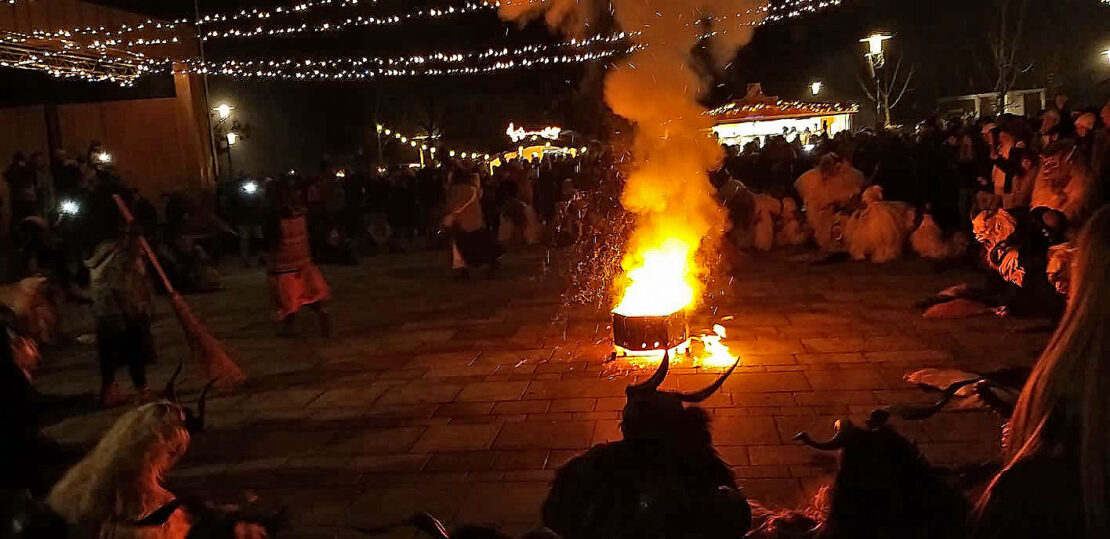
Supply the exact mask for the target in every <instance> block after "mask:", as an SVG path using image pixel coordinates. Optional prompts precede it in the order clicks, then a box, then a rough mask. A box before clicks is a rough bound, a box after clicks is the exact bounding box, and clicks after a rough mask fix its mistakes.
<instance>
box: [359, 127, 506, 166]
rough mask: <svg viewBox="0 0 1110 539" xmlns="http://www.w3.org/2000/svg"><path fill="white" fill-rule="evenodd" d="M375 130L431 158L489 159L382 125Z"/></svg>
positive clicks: (432, 139) (427, 137)
mask: <svg viewBox="0 0 1110 539" xmlns="http://www.w3.org/2000/svg"><path fill="white" fill-rule="evenodd" d="M377 129H378V134H379V135H380V136H383V137H390V138H392V139H393V140H395V141H397V142H399V143H400V144H404V145H408V146H409V147H411V148H414V149H419V150H420V151H424V152H428V155H429V156H430V157H432V158H434V157H436V156H438V157H440V158H442V157H444V156H446V157H458V158H460V159H475V160H478V159H481V160H483V161H489V160H490V157H491V156H490V154H488V153H482V152H472V151H460V150H458V149H454V148H444V147H443V146H442V145H441V144H439V140H438V139H437V138H433V137H429V136H426V135H411V134H407V133H402V132H400V131H398V130H396V129H393V128H391V127H389V126H386V125H383V124H378V125H377Z"/></svg>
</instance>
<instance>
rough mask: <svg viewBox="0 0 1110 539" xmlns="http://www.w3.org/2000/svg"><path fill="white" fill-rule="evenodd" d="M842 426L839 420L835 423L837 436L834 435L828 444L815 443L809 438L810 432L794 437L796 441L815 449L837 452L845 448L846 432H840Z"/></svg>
mask: <svg viewBox="0 0 1110 539" xmlns="http://www.w3.org/2000/svg"><path fill="white" fill-rule="evenodd" d="M840 426H841V423H840V420H837V421H836V423H833V428H834V429H835V430H836V434H834V435H833V437H832V438H831V439H829V441H827V442H818V441H814V439H813V438H811V437H810V436H809V433H808V432H799V433H798V434H796V435H794V439H795V440H797V441H800V442H802V443H804V444H806V445H808V446H810V447H812V448H814V449H820V450H822V451H836V450H837V449H840V448H842V447H844V431H842V430H840Z"/></svg>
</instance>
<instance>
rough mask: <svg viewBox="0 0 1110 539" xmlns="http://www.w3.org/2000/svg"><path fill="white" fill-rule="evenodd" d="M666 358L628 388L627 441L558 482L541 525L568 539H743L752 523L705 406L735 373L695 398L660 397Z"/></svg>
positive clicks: (585, 458)
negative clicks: (698, 404)
mask: <svg viewBox="0 0 1110 539" xmlns="http://www.w3.org/2000/svg"><path fill="white" fill-rule="evenodd" d="M668 364H669V357H668V356H664V358H663V361H662V362H661V363H660V366H659V369H658V370H657V371H656V372H655V374H654V375H652V377H651V378H649V379H648V380H646V381H645V382H643V383H641V384H638V385H633V386H629V387H628V388H627V389H626V391H625V393H626V394H627V396H628V403H627V404H626V406H625V409H624V415H623V420H622V421H621V432H622V433H623V434H624V439H623V440H621V441H619V442H614V443H607V444H601V445H597V446H594V447H593V448H592V449H590V450H589V451H587V452H586V453H585V454H582V455H579V456H578V457H575V458H574V459H572V460H571V461H570V462H568V463H567V464H566V465H565V466H563V467H562V468H561V469H560V470H559V472H558V473H557V474H556V476H555V481H554V483H553V484H552V486H551V492H550V493H549V494H548V497H547V500H546V501H545V502H544V506H543V520H544V525H545V526H547V527H548V528H551V529H552V530H553V531H555V532H556V533H558V534H559V535H561V536H562V537H563V538H565V539H602V538H604V539H633V538H637V539H640V538H645V537H652V538H659V539H671V538H676V539H677V538H684V539H695V538H698V539H701V538H704V539H710V538H720V537H743V536H744V534H745V533H746V532H747V531H748V528H749V526H750V524H751V510H750V508H749V507H748V504H747V500H745V498H744V496H743V495H742V494H741V493H740V491H739V490H738V489H737V487H736V479H735V477H734V476H733V474H732V470H730V469H729V467H728V466H727V465H726V464H725V463H724V461H722V460H721V458H720V456H718V455H717V452H716V451H715V450H714V449H713V442H712V439H711V436H710V432H709V416H708V414H707V413H706V412H705V411H704V410H702V409H701V408H697V407H689V408H687V407H686V406H684V404H683V403H696V402H701V401H703V400H705V399H707V398H709V396H710V395H712V394H713V393H714V392H716V391H717V390H718V389H720V388H721V385H722V384H723V383H724V381H725V379H726V378H728V376H729V375H730V374H732V372H733V370H735V369H736V365H733V367H732V369H729V370H728V372H726V373H724V374H723V375H722V376H721V377H720V378H718V379H717V381H716V382H714V383H713V384H712V385H710V386H709V387H707V388H705V389H703V390H701V391H698V392H695V393H690V394H683V393H672V392H664V391H659V389H658V387H659V385H660V384H662V383H663V379H664V378H665V377H666V375H667V369H668Z"/></svg>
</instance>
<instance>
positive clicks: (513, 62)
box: [186, 45, 643, 81]
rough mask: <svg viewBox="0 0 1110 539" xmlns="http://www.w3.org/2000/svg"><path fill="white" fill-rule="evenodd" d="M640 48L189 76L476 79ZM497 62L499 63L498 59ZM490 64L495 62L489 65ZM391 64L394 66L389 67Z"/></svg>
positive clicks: (195, 64)
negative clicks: (469, 61) (474, 62)
mask: <svg viewBox="0 0 1110 539" xmlns="http://www.w3.org/2000/svg"><path fill="white" fill-rule="evenodd" d="M641 48H643V46H641V45H632V46H627V47H624V48H620V49H607V50H601V51H584V52H575V53H564V54H556V55H544V56H535V57H526V58H519V57H497V56H494V57H490V58H486V59H485V63H482V64H481V65H458V64H460V63H462V62H461V59H458V57H457V56H448V57H446V58H447V59H446V60H445V61H442V62H408V61H407V60H409V59H403V60H406V61H405V62H403V63H402V62H401V61H398V60H397V59H383V58H330V59H325V60H300V61H288V60H278V61H273V60H247V61H242V60H226V61H223V62H199V61H190V62H187V63H186V65H187V66H188V67H187V70H188V71H189V72H192V73H203V74H210V75H223V76H229V77H235V78H252V79H276V80H301V81H365V80H374V79H379V78H384V77H406V76H441V75H479V74H486V73H495V72H499V71H506V70H511V69H528V68H536V67H546V66H554V65H566V64H578V63H582V62H591V61H599V60H607V59H610V58H613V57H616V56H623V55H626V54H629V53H631V52H634V51H636V50H639V49H641ZM498 58H500V59H498ZM490 60H494V61H492V62H490ZM391 62H393V63H391Z"/></svg>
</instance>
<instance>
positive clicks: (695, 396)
mask: <svg viewBox="0 0 1110 539" xmlns="http://www.w3.org/2000/svg"><path fill="white" fill-rule="evenodd" d="M738 365H740V356H737V357H736V362H734V363H733V364H732V366H731V367H729V368H728V370H727V371H725V373H724V374H722V375H721V376H720V377H719V378H717V380H715V381H714V382H713V383H712V384H709V386H707V387H706V388H705V389H702V390H701V391H696V392H694V393H676V395H678V398H679V400H681V401H682V402H701V401H703V400H705V399H708V398H709V397H710V396H712V395H713V394H714V393H716V392H717V390H718V389H721V386H722V385H724V383H725V380H727V379H728V377H729V376H732V372H733V371H735V370H736V367H737V366H738Z"/></svg>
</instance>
